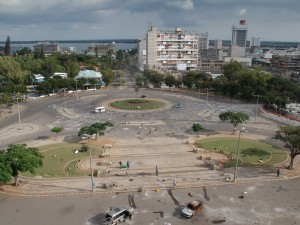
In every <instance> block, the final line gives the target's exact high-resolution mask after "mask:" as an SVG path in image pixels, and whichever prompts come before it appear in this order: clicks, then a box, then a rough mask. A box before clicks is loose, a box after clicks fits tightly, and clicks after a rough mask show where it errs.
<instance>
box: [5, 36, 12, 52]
mask: <svg viewBox="0 0 300 225" xmlns="http://www.w3.org/2000/svg"><path fill="white" fill-rule="evenodd" d="M10 51H11V48H10V37H9V36H7V38H6V42H5V46H4V55H6V56H10Z"/></svg>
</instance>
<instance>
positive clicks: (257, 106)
mask: <svg viewBox="0 0 300 225" xmlns="http://www.w3.org/2000/svg"><path fill="white" fill-rule="evenodd" d="M255 96H256V97H257V100H256V110H255V123H256V118H257V110H258V101H259V95H255Z"/></svg>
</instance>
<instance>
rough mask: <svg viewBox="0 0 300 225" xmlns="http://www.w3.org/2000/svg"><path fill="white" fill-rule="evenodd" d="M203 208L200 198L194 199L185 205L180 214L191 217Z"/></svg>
mask: <svg viewBox="0 0 300 225" xmlns="http://www.w3.org/2000/svg"><path fill="white" fill-rule="evenodd" d="M202 208H203V202H202V201H200V200H194V201H192V202H190V203H188V204H187V206H185V207H184V208H183V209H182V211H181V214H182V215H183V216H184V217H186V218H191V217H192V216H193V215H194V214H195V213H196V212H200V211H201V210H202Z"/></svg>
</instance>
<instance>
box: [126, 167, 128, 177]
mask: <svg viewBox="0 0 300 225" xmlns="http://www.w3.org/2000/svg"><path fill="white" fill-rule="evenodd" d="M126 176H127V177H128V176H129V169H128V168H127V169H126Z"/></svg>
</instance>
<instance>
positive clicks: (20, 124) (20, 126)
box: [17, 97, 22, 130]
mask: <svg viewBox="0 0 300 225" xmlns="http://www.w3.org/2000/svg"><path fill="white" fill-rule="evenodd" d="M17 106H18V116H19V130H22V123H21V115H20V107H19V97H17Z"/></svg>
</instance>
